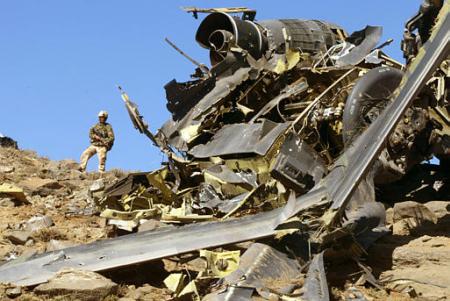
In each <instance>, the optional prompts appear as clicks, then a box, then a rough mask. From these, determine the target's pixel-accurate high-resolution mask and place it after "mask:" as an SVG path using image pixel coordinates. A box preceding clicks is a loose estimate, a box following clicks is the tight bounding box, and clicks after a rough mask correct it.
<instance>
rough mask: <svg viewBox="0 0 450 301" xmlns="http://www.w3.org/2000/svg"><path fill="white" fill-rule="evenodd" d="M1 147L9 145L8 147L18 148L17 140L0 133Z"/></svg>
mask: <svg viewBox="0 0 450 301" xmlns="http://www.w3.org/2000/svg"><path fill="white" fill-rule="evenodd" d="M0 147H8V148H14V149H18V148H19V147H18V146H17V141H15V140H14V139H12V138H10V137H6V136H3V135H2V134H0Z"/></svg>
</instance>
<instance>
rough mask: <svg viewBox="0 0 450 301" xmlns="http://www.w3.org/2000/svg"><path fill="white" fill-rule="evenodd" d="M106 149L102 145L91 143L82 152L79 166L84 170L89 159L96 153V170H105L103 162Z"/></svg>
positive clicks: (104, 161)
mask: <svg viewBox="0 0 450 301" xmlns="http://www.w3.org/2000/svg"><path fill="white" fill-rule="evenodd" d="M107 152H108V151H107V149H106V147H104V146H95V145H91V146H89V147H88V148H87V149H86V150H85V151H84V152H83V153H82V154H81V158H80V167H81V168H82V169H83V170H85V169H86V165H87V163H88V161H89V159H90V158H91V157H92V156H93V155H95V154H97V156H98V171H99V172H104V171H105V163H106V153H107Z"/></svg>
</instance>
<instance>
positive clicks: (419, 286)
mask: <svg viewBox="0 0 450 301" xmlns="http://www.w3.org/2000/svg"><path fill="white" fill-rule="evenodd" d="M392 261H393V269H392V270H390V271H386V272H383V273H382V274H381V276H380V279H381V281H383V282H386V285H387V287H388V288H390V289H394V290H396V291H400V292H409V291H414V292H415V293H416V294H417V295H418V296H420V297H422V298H423V299H425V300H446V299H442V297H443V296H447V297H450V238H449V237H432V236H422V237H420V238H417V239H414V240H412V241H410V242H409V243H408V244H406V245H403V246H400V247H397V248H396V249H395V250H394V252H393V254H392Z"/></svg>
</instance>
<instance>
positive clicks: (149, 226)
mask: <svg viewBox="0 0 450 301" xmlns="http://www.w3.org/2000/svg"><path fill="white" fill-rule="evenodd" d="M160 227H166V225H165V224H164V223H161V222H160V221H158V220H154V219H151V220H148V221H145V222H143V223H142V224H140V225H139V227H138V232H144V231H152V230H155V229H157V228H160Z"/></svg>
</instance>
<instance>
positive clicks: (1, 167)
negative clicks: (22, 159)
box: [0, 165, 15, 173]
mask: <svg viewBox="0 0 450 301" xmlns="http://www.w3.org/2000/svg"><path fill="white" fill-rule="evenodd" d="M14 169H15V168H14V166H8V165H7V166H5V165H0V173H11V172H13V171H14Z"/></svg>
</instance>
